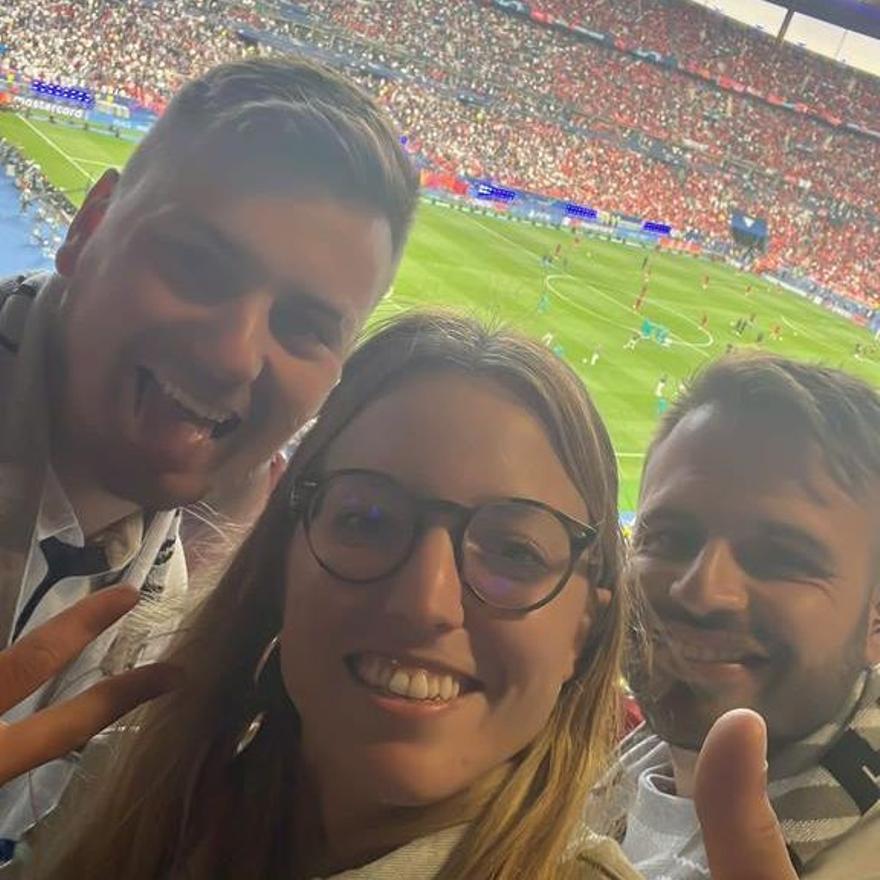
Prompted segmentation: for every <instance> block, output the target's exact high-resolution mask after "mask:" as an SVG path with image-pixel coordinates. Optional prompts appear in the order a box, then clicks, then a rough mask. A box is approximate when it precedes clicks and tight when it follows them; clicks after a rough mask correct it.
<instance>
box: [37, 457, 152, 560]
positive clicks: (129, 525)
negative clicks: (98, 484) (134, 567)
mask: <svg viewBox="0 0 880 880" xmlns="http://www.w3.org/2000/svg"><path fill="white" fill-rule="evenodd" d="M46 538H57V539H58V540H59V541H63V542H64V543H65V544H69V545H70V546H72V547H83V546H85V543H86V541H85V536H84V535H83V531H82V528H81V526H80V524H79V521H78V520H77V517H76V511H75V510H74V509H73V505H72V504H71V503H70V499H69V498H68V497H67V493H66V492H65V491H64V489H63V487H62V486H61V483H60V482H59V480H58V477H57V476H56V474H55V471H54V470H53V468H52V467H51V465H50V466H49V467H48V468H47V472H46V482H45V484H44V487H43V497H42V502H41V504H40V512H39V516H38V518H37V540H38V541H43V540H44V539H46ZM143 539H144V518H143V514H142V513H141V511H139V510H137V511H134V512H133V513H131V514H129V515H128V516H125V517H123V518H122V519H120V520H117V521H116V522H114V523H111V524H110V525H109V526H107V528H106V529H104V530H103V531H102V532H100V533H99V534H97V535H95V537H94V538H93V539H92V541H91V542H90V543H93V544H97V545H99V546H102V547H103V548H104V552H105V554H106V556H107V563H108V565H109V567H110V570H111V571H112V570H116V569H120V568H123V567H124V566H126V565H128V563H129V562H131V560H132V559H134V557H135V555H136V554H137V552H138V550H139V549H140V546H141V544H142V542H143Z"/></svg>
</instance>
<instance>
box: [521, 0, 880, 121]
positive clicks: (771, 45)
mask: <svg viewBox="0 0 880 880" xmlns="http://www.w3.org/2000/svg"><path fill="white" fill-rule="evenodd" d="M530 5H531V7H532V8H533V9H535V10H537V11H540V12H543V13H545V14H547V15H550V16H552V17H554V18H558V19H562V20H564V21H566V22H568V24H570V25H582V26H584V27H587V28H590V29H592V30H596V31H600V32H602V33H610V34H612V35H613V36H615V37H617V38H619V39H620V40H622V41H623V43H624V44H625V45H627V46H638V47H640V48H642V49H646V50H653V51H655V52H660V53H662V54H664V55H673V56H675V57H676V58H677V59H678V60H679V62H682V61H689V62H690V63H691V64H692V65H693V67H694V68H695V69H699V70H700V71H701V72H703V73H704V74H707V75H710V76H713V77H727V78H728V79H731V80H735V81H736V82H738V83H741V84H742V85H744V86H748V87H749V88H752V89H754V90H756V91H758V92H760V93H761V94H764V95H768V94H770V95H774V96H776V97H778V98H781V99H784V100H792V101H795V102H797V103H800V104H804V105H806V106H807V107H808V108H810V109H811V110H813V111H817V112H819V113H823V114H827V115H829V116H832V117H835V118H838V119H839V118H843V119H844V120H846V121H851V122H857V123H860V124H862V125H864V126H865V127H867V128H870V129H873V130H874V131H878V130H880V92H878V90H877V86H876V83H875V82H874V81H873V80H872V78H871V77H866V76H864V75H862V74H860V73H858V72H857V71H854V70H852V69H848V68H846V67H845V66H843V65H841V64H837V63H835V62H833V61H831V60H830V59H826V58H823V57H821V56H818V55H812V54H808V53H806V52H804V51H803V50H802V49H800V48H799V47H797V46H793V45H792V44H790V43H783V44H782V45H777V43H776V40H775V38H773V37H772V36H770V35H769V34H762V33H760V32H759V31H756V30H755V29H754V28H748V27H746V26H745V25H742V24H739V23H738V22H736V21H733V20H731V19H730V18H727V17H726V16H723V15H720V14H718V13H715V12H713V11H710V10H708V9H706V7H705V6H698V5H696V4H694V3H686V2H681V3H676V2H672V3H670V2H665V0H641V2H640V3H614V2H613V0H536V2H534V3H532V4H530Z"/></svg>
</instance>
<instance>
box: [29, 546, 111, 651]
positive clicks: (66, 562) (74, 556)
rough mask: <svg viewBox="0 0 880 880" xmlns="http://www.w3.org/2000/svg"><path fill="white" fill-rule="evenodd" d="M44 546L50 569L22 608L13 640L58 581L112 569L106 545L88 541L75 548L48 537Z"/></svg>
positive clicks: (42, 548) (43, 549)
mask: <svg viewBox="0 0 880 880" xmlns="http://www.w3.org/2000/svg"><path fill="white" fill-rule="evenodd" d="M40 549H41V550H42V551H43V555H44V556H45V557H46V563H47V565H48V566H49V570H48V571H47V572H46V576H45V577H44V578H43V580H42V581H40V583H39V584H38V585H37V588H36V589H35V590H34V592H33V594H32V595H31V597H30V599H28V600H27V603H26V604H25V606H24V608H22V609H21V613H20V614H19V615H18V620H16V621H15V629H14V630H13V633H12V641H13V642H14V641H15V640H16V639H17V638H18V637H19V636H20V635H21V632H22V630H23V629H24V628H25V627H26V626H27V623H28V621H29V620H30V619H31V617H33V614H34V611H36V610H37V606H38V605H39V604H40V602H41V601H42V600H43V597H44V596H45V595H46V594H47V593H48V592H49V590H51V589H52V587H54V586H55V584H57V583H58V581H60V580H63V579H64V578H67V577H83V576H85V575H94V574H98V572H101V571H106V570H107V568H108V565H107V555H106V553H104V548H103V547H98V546H95V545H91V546H90V545H88V544H87V545H86V546H85V547H72V546H71V545H70V544H65V543H64V542H63V541H59V540H58V539H57V538H46V539H44V540H42V541H40Z"/></svg>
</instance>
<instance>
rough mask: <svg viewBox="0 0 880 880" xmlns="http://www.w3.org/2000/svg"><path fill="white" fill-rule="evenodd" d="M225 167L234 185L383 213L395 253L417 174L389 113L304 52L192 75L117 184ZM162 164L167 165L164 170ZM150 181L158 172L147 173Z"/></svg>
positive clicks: (412, 206) (412, 201)
mask: <svg viewBox="0 0 880 880" xmlns="http://www.w3.org/2000/svg"><path fill="white" fill-rule="evenodd" d="M211 163H217V167H218V168H220V169H223V170H224V171H225V172H226V173H229V169H230V168H233V169H234V172H233V173H232V175H231V176H230V180H229V186H230V188H236V187H237V188H241V189H247V188H248V187H249V186H252V185H253V186H257V187H260V188H262V189H263V190H266V189H268V190H270V191H280V192H284V191H285V188H288V189H289V188H294V189H302V190H303V191H304V192H305V193H307V194H311V195H330V196H333V197H335V198H338V199H340V200H341V201H347V202H351V203H353V204H356V205H360V206H362V207H365V208H367V209H369V210H374V211H375V212H376V213H377V214H380V215H382V216H384V217H385V218H387V220H388V223H389V225H390V227H391V237H392V245H393V248H394V254H395V257H399V255H400V253H401V251H402V249H403V245H404V243H405V241H406V236H407V232H408V229H409V225H410V222H411V220H412V216H413V213H414V210H415V206H416V201H417V198H418V175H417V172H416V170H415V168H414V167H413V165H412V163H411V162H410V160H409V157H408V156H407V154H406V153H405V152H404V150H403V148H402V147H401V144H400V139H399V136H398V134H397V132H396V131H395V129H394V127H393V125H392V123H391V120H390V119H389V117H388V116H387V114H386V113H385V112H384V111H383V110H382V109H381V108H380V107H379V105H378V104H377V103H376V102H375V100H374V99H373V98H372V97H370V96H369V95H368V94H367V93H366V92H364V91H363V90H361V89H360V88H359V87H357V86H355V85H353V84H352V83H350V82H349V81H348V80H346V79H344V78H343V77H341V76H339V75H338V74H336V73H335V72H333V71H332V70H330V69H328V68H325V67H321V66H319V65H317V64H314V63H312V62H310V61H306V60H304V59H302V58H294V57H285V58H251V59H248V60H243V61H235V62H231V63H228V64H221V65H219V66H218V67H214V68H212V69H211V70H209V71H208V72H207V73H205V74H204V75H203V76H200V77H198V78H197V79H194V80H191V81H190V82H188V83H187V84H186V85H185V86H184V87H183V88H182V89H181V90H180V91H179V92H178V93H177V95H176V96H175V97H174V99H173V100H172V101H171V103H170V104H169V105H168V108H167V109H166V110H165V112H164V114H163V115H162V116H161V117H160V118H159V119H158V120H157V122H156V124H155V125H154V126H153V127H152V129H151V130H150V131H149V133H148V134H147V136H146V137H145V138H144V139H143V141H142V142H141V144H140V146H139V147H138V149H137V150H136V151H135V153H134V154H133V155H132V157H131V159H130V160H129V162H128V164H127V166H126V167H125V169H124V171H123V174H122V178H121V180H120V184H119V191H120V193H124V192H125V191H126V190H129V189H132V188H134V187H137V186H138V185H139V184H141V183H142V182H145V179H146V178H147V176H148V175H151V173H152V171H153V170H154V169H157V167H158V170H160V171H164V172H166V173H164V174H162V175H160V176H158V178H157V179H158V185H161V180H162V178H163V177H165V178H166V179H168V178H170V177H171V175H172V174H173V173H174V172H175V171H180V170H184V171H185V172H186V173H190V172H191V173H194V174H198V173H200V172H201V173H204V172H205V170H206V168H210V167H211ZM166 170H167V171H166ZM151 183H156V180H151Z"/></svg>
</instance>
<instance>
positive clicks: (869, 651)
mask: <svg viewBox="0 0 880 880" xmlns="http://www.w3.org/2000/svg"><path fill="white" fill-rule="evenodd" d="M870 601H871V607H870V608H869V609H868V640H867V643H866V645H865V659H866V661H867V664H868V666H877V665H878V664H880V583H878V584H877V586H876V587H874V594H873V595H872V597H871V600H870Z"/></svg>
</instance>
